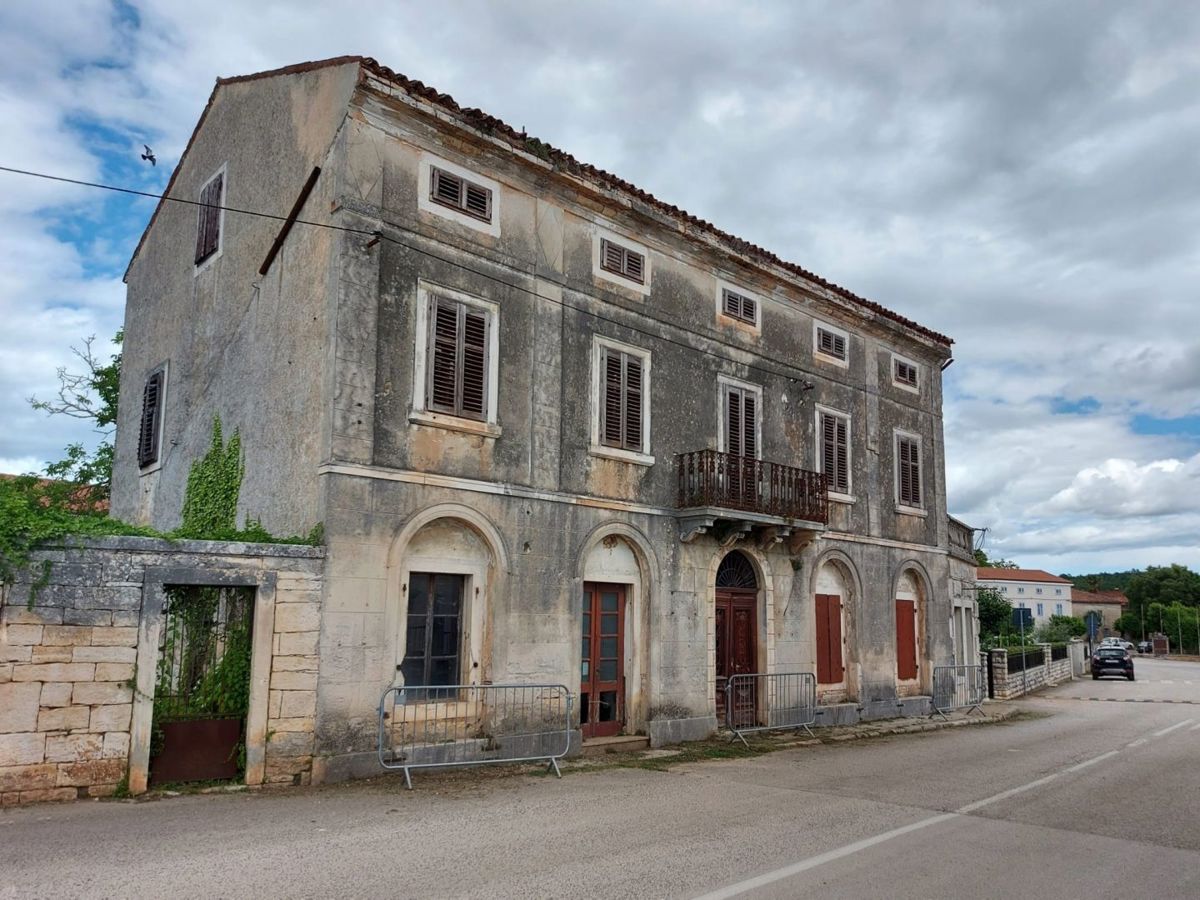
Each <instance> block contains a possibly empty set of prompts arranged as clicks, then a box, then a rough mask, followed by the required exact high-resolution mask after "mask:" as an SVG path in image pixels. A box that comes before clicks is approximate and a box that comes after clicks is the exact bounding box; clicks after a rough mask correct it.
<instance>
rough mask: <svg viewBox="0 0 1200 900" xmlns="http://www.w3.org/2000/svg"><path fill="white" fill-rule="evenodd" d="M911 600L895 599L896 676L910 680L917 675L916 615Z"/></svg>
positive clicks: (914, 605) (902, 679)
mask: <svg viewBox="0 0 1200 900" xmlns="http://www.w3.org/2000/svg"><path fill="white" fill-rule="evenodd" d="M916 610H917V607H916V604H915V603H914V602H913V601H912V600H897V601H896V677H897V678H899V679H900V680H901V681H911V680H912V679H913V678H916V677H917V616H916Z"/></svg>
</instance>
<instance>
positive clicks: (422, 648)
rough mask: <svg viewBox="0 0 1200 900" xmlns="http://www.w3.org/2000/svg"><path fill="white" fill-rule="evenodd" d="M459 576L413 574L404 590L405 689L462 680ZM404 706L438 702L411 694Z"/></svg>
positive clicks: (460, 576) (428, 573)
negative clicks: (406, 600)
mask: <svg viewBox="0 0 1200 900" xmlns="http://www.w3.org/2000/svg"><path fill="white" fill-rule="evenodd" d="M463 580H464V579H463V576H462V575H443V574H435V573H431V572H413V573H412V575H411V576H410V578H409V586H408V621H407V623H406V625H407V627H406V629H405V636H406V640H405V646H404V661H403V663H401V665H400V671H401V674H402V675H403V676H404V684H405V685H406V686H409V685H411V686H418V685H428V686H431V687H444V686H447V685H454V684H459V683H460V682H461V680H462V667H461V662H460V660H461V647H462V605H463ZM405 699H406V700H408V702H410V703H411V702H421V701H424V700H426V699H439V697H438V695H436V694H435V695H434V696H432V697H426V696H424V693H423V692H421V693H420V694H417V693H414V694H411V695H408V696H406V698H405Z"/></svg>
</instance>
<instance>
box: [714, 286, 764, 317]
mask: <svg viewBox="0 0 1200 900" xmlns="http://www.w3.org/2000/svg"><path fill="white" fill-rule="evenodd" d="M721 311H722V312H723V313H725V315H727V316H729V317H730V318H734V319H740V320H741V321H743V322H748V323H749V324H751V325H757V324H758V303H757V301H755V300H754V298H752V297H747V296H746V295H745V294H739V293H738V292H737V291H731V290H729V288H723V289H722V291H721Z"/></svg>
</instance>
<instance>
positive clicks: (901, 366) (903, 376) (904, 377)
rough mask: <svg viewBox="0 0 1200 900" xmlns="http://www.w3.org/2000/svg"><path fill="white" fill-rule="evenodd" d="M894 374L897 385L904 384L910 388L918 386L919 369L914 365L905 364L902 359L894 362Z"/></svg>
mask: <svg viewBox="0 0 1200 900" xmlns="http://www.w3.org/2000/svg"><path fill="white" fill-rule="evenodd" d="M892 373H893V378H894V379H895V381H896V384H903V385H907V386H908V387H916V386H917V367H916V366H914V365H913V364H912V363H908V362H905V361H904V360H902V359H897V360H893V361H892Z"/></svg>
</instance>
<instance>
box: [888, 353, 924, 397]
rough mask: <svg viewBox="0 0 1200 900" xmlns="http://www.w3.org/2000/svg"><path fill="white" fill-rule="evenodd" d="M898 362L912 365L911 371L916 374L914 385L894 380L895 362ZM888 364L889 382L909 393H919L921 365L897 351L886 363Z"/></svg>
mask: <svg viewBox="0 0 1200 900" xmlns="http://www.w3.org/2000/svg"><path fill="white" fill-rule="evenodd" d="M898 362H901V363H904V364H905V365H909V366H912V367H913V371H914V372H916V374H917V383H916V384H915V385H912V384H907V383H906V382H903V381H897V380H896V363H898ZM888 366H889V368H890V369H891V373H890V375H891V382H892V384H893V385H894V386H895V387H898V388H900V390H902V391H908V392H909V393H910V394H919V393H921V366H920V365H919V364H918V363H917V362H915V361H914V360H911V359H909V358H908V357H907V356H901V355H900V354H899V353H893V354H892V359H891V362H889V363H888Z"/></svg>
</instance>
